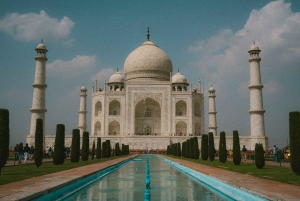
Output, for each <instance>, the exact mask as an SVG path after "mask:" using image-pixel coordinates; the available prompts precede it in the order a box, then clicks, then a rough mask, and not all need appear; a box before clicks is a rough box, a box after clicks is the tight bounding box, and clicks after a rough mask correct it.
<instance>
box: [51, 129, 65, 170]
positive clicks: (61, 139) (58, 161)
mask: <svg viewBox="0 0 300 201" xmlns="http://www.w3.org/2000/svg"><path fill="white" fill-rule="evenodd" d="M64 161H65V125H63V124H57V125H56V135H55V144H54V153H53V164H54V165H62V164H64Z"/></svg>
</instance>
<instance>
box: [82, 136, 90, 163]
mask: <svg viewBox="0 0 300 201" xmlns="http://www.w3.org/2000/svg"><path fill="white" fill-rule="evenodd" d="M89 146H90V142H89V132H83V133H82V147H81V160H82V161H87V160H89V154H90V153H89V152H90V147H89Z"/></svg>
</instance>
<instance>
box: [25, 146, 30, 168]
mask: <svg viewBox="0 0 300 201" xmlns="http://www.w3.org/2000/svg"><path fill="white" fill-rule="evenodd" d="M29 151H30V148H29V147H28V144H27V143H26V146H25V147H24V163H26V162H27V159H28V156H29Z"/></svg>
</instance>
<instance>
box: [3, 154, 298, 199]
mask: <svg viewBox="0 0 300 201" xmlns="http://www.w3.org/2000/svg"><path fill="white" fill-rule="evenodd" d="M135 156H136V155H131V156H128V157H125V158H118V159H114V160H110V161H106V162H102V163H97V164H92V165H88V166H83V167H80V168H75V169H71V170H66V171H62V172H57V173H53V174H49V175H45V176H41V177H34V178H31V179H27V180H23V181H20V182H14V183H11V184H7V185H0V201H2V200H3V201H11V200H31V199H32V198H33V197H35V196H36V195H41V194H43V193H44V192H47V191H48V189H58V188H60V187H61V186H62V185H64V184H65V183H68V182H71V181H72V180H75V179H78V178H80V177H83V176H85V175H89V174H92V173H94V172H97V171H99V170H101V169H104V168H106V167H109V166H112V165H114V164H117V163H119V162H121V161H123V160H126V159H128V158H131V157H135ZM162 156H163V157H165V158H168V159H169V160H172V161H174V162H177V163H180V164H182V165H184V166H187V167H189V168H191V169H194V170H196V171H198V172H202V173H204V174H206V175H209V176H211V177H214V178H217V179H219V180H222V181H224V182H226V183H228V184H230V185H233V186H236V187H239V188H241V189H244V190H247V191H249V192H252V193H255V194H257V195H260V196H262V197H265V198H267V199H269V200H284V201H285V200H287V201H296V200H300V187H298V186H293V185H289V184H283V183H279V182H276V181H271V180H266V179H260V178H257V177H253V176H251V175H246V174H240V173H236V172H231V171H228V170H224V169H220V168H214V167H210V166H205V165H201V164H198V163H194V162H190V161H186V160H181V159H175V158H171V157H167V156H165V155H162ZM47 161H48V162H52V161H51V159H46V160H45V161H44V162H47ZM243 162H249V163H250V162H253V161H250V160H248V161H243ZM28 163H33V161H29V162H28ZM267 163H270V164H272V165H278V166H279V164H278V163H275V162H271V161H270V162H267ZM283 164H286V166H288V163H283ZM10 165H13V161H9V162H8V164H7V166H10ZM24 183H27V184H28V185H26V186H24Z"/></svg>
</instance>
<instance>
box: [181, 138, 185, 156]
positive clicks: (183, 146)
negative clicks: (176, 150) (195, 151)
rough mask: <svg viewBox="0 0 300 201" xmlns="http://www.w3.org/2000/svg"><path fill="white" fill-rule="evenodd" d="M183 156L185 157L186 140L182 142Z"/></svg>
mask: <svg viewBox="0 0 300 201" xmlns="http://www.w3.org/2000/svg"><path fill="white" fill-rule="evenodd" d="M181 156H182V157H185V141H184V142H183V143H182V154H181Z"/></svg>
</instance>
